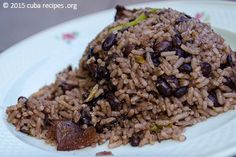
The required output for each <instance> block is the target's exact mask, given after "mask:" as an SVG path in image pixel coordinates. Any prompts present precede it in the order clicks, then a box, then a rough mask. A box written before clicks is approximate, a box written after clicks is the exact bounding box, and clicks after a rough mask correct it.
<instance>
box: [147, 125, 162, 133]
mask: <svg viewBox="0 0 236 157" xmlns="http://www.w3.org/2000/svg"><path fill="white" fill-rule="evenodd" d="M162 129H163V126H161V125H157V124H153V125H152V126H151V128H150V131H151V132H155V133H160V132H161V130H162Z"/></svg>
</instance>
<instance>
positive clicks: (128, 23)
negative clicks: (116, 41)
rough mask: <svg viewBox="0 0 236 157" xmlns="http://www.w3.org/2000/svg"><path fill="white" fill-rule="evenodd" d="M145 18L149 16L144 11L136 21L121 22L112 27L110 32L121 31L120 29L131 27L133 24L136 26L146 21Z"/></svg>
mask: <svg viewBox="0 0 236 157" xmlns="http://www.w3.org/2000/svg"><path fill="white" fill-rule="evenodd" d="M145 19H147V16H146V15H145V14H144V13H142V14H141V15H140V16H139V17H137V18H136V19H135V20H134V21H131V22H127V23H124V24H121V25H119V26H116V27H114V28H111V29H110V32H114V31H119V30H122V29H126V28H128V27H131V26H135V25H137V24H139V23H140V22H142V21H144V20H145Z"/></svg>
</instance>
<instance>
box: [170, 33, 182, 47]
mask: <svg viewBox="0 0 236 157" xmlns="http://www.w3.org/2000/svg"><path fill="white" fill-rule="evenodd" d="M181 39H182V37H181V35H180V33H177V34H175V36H174V37H173V38H172V43H173V46H175V47H180V46H181V44H182V40H181Z"/></svg>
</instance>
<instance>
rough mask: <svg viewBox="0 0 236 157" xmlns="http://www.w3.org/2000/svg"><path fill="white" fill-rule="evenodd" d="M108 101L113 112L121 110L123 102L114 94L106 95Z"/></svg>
mask: <svg viewBox="0 0 236 157" xmlns="http://www.w3.org/2000/svg"><path fill="white" fill-rule="evenodd" d="M106 99H107V101H108V102H109V104H110V106H111V109H112V111H119V110H121V102H120V101H119V100H118V99H117V98H116V96H115V95H114V94H112V93H107V94H106Z"/></svg>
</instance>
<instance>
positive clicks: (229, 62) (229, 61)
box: [226, 55, 234, 66]
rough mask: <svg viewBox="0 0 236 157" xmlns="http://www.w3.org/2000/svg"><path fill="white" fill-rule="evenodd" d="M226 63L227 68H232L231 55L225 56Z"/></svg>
mask: <svg viewBox="0 0 236 157" xmlns="http://www.w3.org/2000/svg"><path fill="white" fill-rule="evenodd" d="M226 61H227V65H228V66H233V65H234V62H233V58H232V56H231V55H227V57H226Z"/></svg>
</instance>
